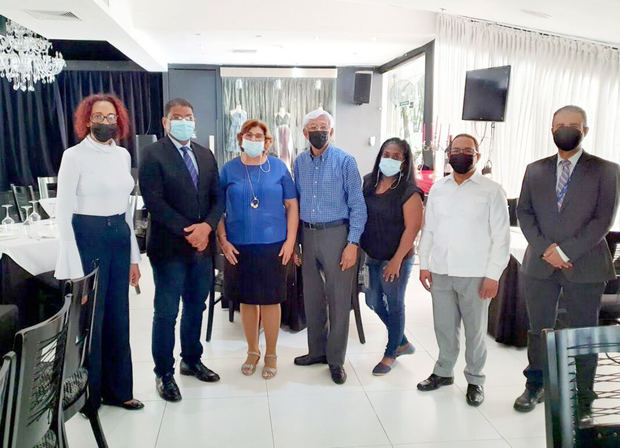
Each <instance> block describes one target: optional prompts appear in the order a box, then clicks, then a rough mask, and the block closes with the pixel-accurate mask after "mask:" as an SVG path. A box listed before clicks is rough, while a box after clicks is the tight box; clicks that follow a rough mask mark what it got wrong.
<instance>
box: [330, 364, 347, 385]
mask: <svg viewBox="0 0 620 448" xmlns="http://www.w3.org/2000/svg"><path fill="white" fill-rule="evenodd" d="M329 371H330V373H331V374H332V380H333V381H334V383H336V384H344V382H345V381H346V380H347V372H345V371H344V367H342V366H329Z"/></svg>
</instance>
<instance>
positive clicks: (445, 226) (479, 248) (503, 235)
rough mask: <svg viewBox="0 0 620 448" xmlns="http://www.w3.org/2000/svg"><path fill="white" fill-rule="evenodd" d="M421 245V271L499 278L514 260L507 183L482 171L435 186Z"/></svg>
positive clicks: (419, 250) (432, 189)
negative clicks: (504, 186) (499, 182)
mask: <svg viewBox="0 0 620 448" xmlns="http://www.w3.org/2000/svg"><path fill="white" fill-rule="evenodd" d="M424 215H425V216H424V226H423V228H422V238H421V240H420V245H419V247H418V253H419V257H420V269H426V270H430V271H431V272H434V273H436V274H443V275H449V276H453V277H487V278H490V279H492V280H499V278H500V277H501V275H502V272H503V271H504V269H505V268H506V266H507V265H508V259H509V258H510V220H509V217H508V203H507V200H506V195H505V193H504V190H503V189H502V187H501V186H500V185H499V184H498V183H496V182H494V181H492V180H491V179H488V178H487V177H485V176H482V175H481V174H480V173H478V172H476V173H475V174H474V175H473V176H471V177H470V178H469V179H467V180H466V181H465V182H463V183H462V184H461V185H458V184H457V183H456V181H455V180H454V174H451V175H450V176H447V177H444V178H442V179H439V180H438V181H437V182H435V184H434V185H433V187H432V188H431V190H430V192H429V195H428V200H427V203H426V211H425V213H424Z"/></svg>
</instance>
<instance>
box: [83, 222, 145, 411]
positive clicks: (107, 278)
mask: <svg viewBox="0 0 620 448" xmlns="http://www.w3.org/2000/svg"><path fill="white" fill-rule="evenodd" d="M73 230H74V232H75V240H76V243H77V246H78V250H79V252H80V258H81V259H82V267H83V269H84V274H88V273H90V272H91V271H92V270H93V268H94V266H99V284H98V287H97V305H96V308H95V315H94V323H93V334H92V342H91V351H90V355H89V357H88V381H89V390H90V398H89V404H90V405H91V406H93V407H94V408H98V407H99V406H100V404H101V399H102V398H103V400H104V401H109V402H116V403H118V402H124V401H128V400H131V399H132V398H133V373H132V364H131V349H130V347H129V259H130V252H131V241H130V231H129V227H128V226H127V222H126V221H125V215H124V214H122V215H115V216H87V215H73Z"/></svg>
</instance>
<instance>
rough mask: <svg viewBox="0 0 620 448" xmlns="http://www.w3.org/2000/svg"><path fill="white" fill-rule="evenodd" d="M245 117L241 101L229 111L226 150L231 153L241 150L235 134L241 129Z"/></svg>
mask: <svg viewBox="0 0 620 448" xmlns="http://www.w3.org/2000/svg"><path fill="white" fill-rule="evenodd" d="M247 119H248V113H247V112H246V111H245V110H243V108H242V107H241V103H239V102H237V105H236V106H235V108H234V109H233V110H231V111H230V126H229V128H228V136H227V138H226V151H228V152H232V153H238V152H241V149H240V148H239V145H238V144H237V134H238V133H239V131H241V127H242V126H243V123H245V122H246V121H247Z"/></svg>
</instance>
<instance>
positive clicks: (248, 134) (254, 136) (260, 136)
mask: <svg viewBox="0 0 620 448" xmlns="http://www.w3.org/2000/svg"><path fill="white" fill-rule="evenodd" d="M243 136H244V137H245V138H247V139H248V140H252V141H260V142H262V141H264V140H265V134H252V133H251V132H246V133H245V134H244V135H243Z"/></svg>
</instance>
